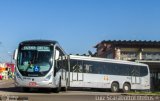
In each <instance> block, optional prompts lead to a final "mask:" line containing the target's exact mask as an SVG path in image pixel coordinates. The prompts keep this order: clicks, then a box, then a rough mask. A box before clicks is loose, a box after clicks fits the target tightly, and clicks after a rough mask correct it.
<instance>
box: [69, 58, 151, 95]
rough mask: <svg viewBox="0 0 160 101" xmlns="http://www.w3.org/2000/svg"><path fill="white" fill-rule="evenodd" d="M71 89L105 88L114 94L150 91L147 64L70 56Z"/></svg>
mask: <svg viewBox="0 0 160 101" xmlns="http://www.w3.org/2000/svg"><path fill="white" fill-rule="evenodd" d="M69 58H70V87H82V88H84V87H86V88H104V89H110V90H111V91H112V92H118V91H120V90H121V91H123V92H129V91H130V90H149V89H150V71H149V67H148V65H146V64H142V63H136V62H129V61H122V60H114V59H104V58H96V57H87V56H75V55H70V56H69Z"/></svg>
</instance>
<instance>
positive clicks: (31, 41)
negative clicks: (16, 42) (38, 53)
mask: <svg viewBox="0 0 160 101" xmlns="http://www.w3.org/2000/svg"><path fill="white" fill-rule="evenodd" d="M23 44H25V45H30V44H41V45H51V44H53V45H55V44H58V42H57V41H54V40H26V41H22V42H21V43H20V45H23Z"/></svg>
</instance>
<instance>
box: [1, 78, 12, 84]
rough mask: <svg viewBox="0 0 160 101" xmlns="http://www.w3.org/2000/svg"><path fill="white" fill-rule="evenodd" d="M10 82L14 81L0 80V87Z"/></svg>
mask: <svg viewBox="0 0 160 101" xmlns="http://www.w3.org/2000/svg"><path fill="white" fill-rule="evenodd" d="M10 82H14V80H13V79H8V80H0V85H3V84H6V83H10Z"/></svg>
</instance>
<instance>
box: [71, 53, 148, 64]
mask: <svg viewBox="0 0 160 101" xmlns="http://www.w3.org/2000/svg"><path fill="white" fill-rule="evenodd" d="M69 57H70V59H77V60H89V61H98V62H110V63H120V64H130V65H141V66H148V65H146V64H143V63H137V62H131V61H125V60H116V59H107V58H99V57H89V56H77V55H69Z"/></svg>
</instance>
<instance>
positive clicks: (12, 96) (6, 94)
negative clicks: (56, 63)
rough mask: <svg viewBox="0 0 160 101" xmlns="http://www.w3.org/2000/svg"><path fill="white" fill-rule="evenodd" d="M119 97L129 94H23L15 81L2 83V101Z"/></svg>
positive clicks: (94, 91)
mask: <svg viewBox="0 0 160 101" xmlns="http://www.w3.org/2000/svg"><path fill="white" fill-rule="evenodd" d="M117 96H119V97H120V98H122V96H128V94H124V93H111V92H109V91H106V90H100V89H92V90H91V89H69V90H68V91H66V92H64V91H62V92H60V93H54V92H52V91H50V90H49V89H41V90H37V89H36V90H34V89H33V90H32V91H30V92H23V91H22V90H21V89H20V88H16V87H15V86H14V81H13V80H5V81H0V101H118V100H117V99H116V98H117ZM151 98H152V97H151ZM119 101H160V97H159V98H157V99H156V98H154V99H151V100H150V99H149V100H148V99H147V100H145V99H142V100H134V99H129V100H128V99H127V100H124V99H121V100H119Z"/></svg>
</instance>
